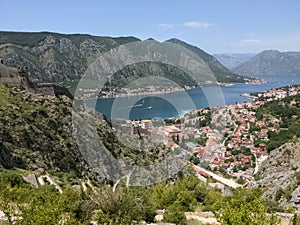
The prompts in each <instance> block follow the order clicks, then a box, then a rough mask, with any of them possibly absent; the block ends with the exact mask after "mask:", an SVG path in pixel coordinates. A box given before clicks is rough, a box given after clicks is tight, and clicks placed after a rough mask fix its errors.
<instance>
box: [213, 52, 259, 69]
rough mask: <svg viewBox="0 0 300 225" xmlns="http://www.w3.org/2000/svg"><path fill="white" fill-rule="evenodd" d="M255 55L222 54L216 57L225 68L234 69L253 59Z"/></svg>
mask: <svg viewBox="0 0 300 225" xmlns="http://www.w3.org/2000/svg"><path fill="white" fill-rule="evenodd" d="M253 56H255V54H253V53H221V54H214V57H216V58H217V60H219V61H220V62H221V63H222V64H223V65H224V66H226V67H227V68H228V69H233V68H235V67H237V66H239V65H240V64H242V63H244V62H246V61H248V60H249V59H251V58H252V57H253Z"/></svg>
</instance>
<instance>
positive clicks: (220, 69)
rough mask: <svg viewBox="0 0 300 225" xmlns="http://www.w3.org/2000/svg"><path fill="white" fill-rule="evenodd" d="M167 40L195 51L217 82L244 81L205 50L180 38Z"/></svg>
mask: <svg viewBox="0 0 300 225" xmlns="http://www.w3.org/2000/svg"><path fill="white" fill-rule="evenodd" d="M167 42H171V43H175V44H178V45H181V46H183V47H185V48H187V49H189V50H190V51H192V52H193V53H195V54H196V55H197V56H199V57H200V58H202V59H203V60H204V62H205V63H206V64H207V65H208V66H209V68H210V69H211V71H212V72H213V74H214V75H215V77H216V80H217V81H219V82H224V83H231V82H232V83H238V82H241V83H242V82H244V77H243V76H240V75H237V74H234V73H232V72H230V70H229V69H227V68H226V67H225V66H223V65H222V64H221V63H220V62H219V61H218V60H217V59H216V58H215V57H214V56H212V55H209V54H208V53H206V52H205V51H203V50H201V49H200V48H198V47H197V46H193V45H190V44H188V43H185V42H183V41H181V40H178V39H175V38H173V39H170V40H168V41H167Z"/></svg>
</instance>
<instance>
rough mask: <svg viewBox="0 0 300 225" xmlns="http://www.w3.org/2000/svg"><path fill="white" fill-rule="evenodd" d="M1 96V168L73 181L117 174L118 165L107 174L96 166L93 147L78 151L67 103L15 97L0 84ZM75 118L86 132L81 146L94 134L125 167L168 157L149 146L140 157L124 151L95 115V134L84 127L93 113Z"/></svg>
mask: <svg viewBox="0 0 300 225" xmlns="http://www.w3.org/2000/svg"><path fill="white" fill-rule="evenodd" d="M0 92H1V96H0V127H1V129H0V168H1V167H2V168H6V169H13V168H22V169H29V170H35V169H38V168H43V169H46V170H53V171H63V172H70V171H73V172H74V173H75V174H76V175H77V176H83V175H87V174H90V175H93V176H94V177H98V175H99V177H102V178H103V176H101V173H100V172H103V171H104V172H105V169H111V170H114V169H115V170H118V166H119V165H109V168H106V167H105V166H106V165H104V164H101V162H102V161H101V160H106V158H105V155H101V157H100V156H99V153H98V157H99V158H97V157H96V156H97V155H95V154H97V151H99V150H100V149H99V148H96V147H95V145H96V144H95V143H93V142H92V141H91V142H90V143H88V145H86V146H78V144H77V143H78V142H76V140H75V136H74V133H73V132H74V129H73V121H74V120H72V110H73V108H72V102H71V101H70V99H69V98H66V97H61V98H56V97H54V96H42V95H36V94H33V93H30V92H27V91H17V90H15V89H11V88H8V87H6V86H4V85H3V84H0ZM74 115H75V116H76V118H77V119H76V122H74V123H76V124H80V125H79V126H77V127H85V128H86V129H87V130H86V132H82V133H80V134H81V135H80V138H82V140H86V139H88V138H89V137H90V136H89V135H90V134H91V132H94V131H95V132H96V134H95V135H98V136H99V138H100V139H101V140H102V143H103V146H104V147H105V149H106V150H108V152H109V153H110V154H111V155H112V156H114V157H115V158H116V159H122V160H124V161H126V162H128V163H129V165H131V164H135V165H137V164H142V165H143V164H147V165H149V164H151V163H153V162H155V161H156V160H160V159H162V158H163V156H162V155H163V154H165V153H166V152H167V149H166V150H164V147H163V146H162V145H154V144H151V142H148V141H146V143H145V144H143V150H144V151H141V150H140V149H139V148H131V147H128V146H125V145H124V144H123V143H121V142H120V140H119V139H118V138H117V136H116V134H115V133H114V131H113V129H112V128H111V127H110V126H109V124H108V123H107V122H106V120H105V119H101V115H100V114H99V116H98V117H97V120H96V122H95V127H96V130H93V129H91V128H90V127H88V126H86V124H88V123H87V121H90V120H95V118H94V115H93V114H92V113H91V114H90V113H89V112H88V111H87V112H84V113H83V112H80V113H79V114H77V113H75V114H74ZM75 127H76V126H75ZM77 132H79V131H77ZM123 138H125V137H123ZM132 139H134V137H132ZM137 139H138V138H137ZM82 142H83V141H80V143H82ZM131 142H133V141H131ZM79 147H81V150H80V148H79ZM83 149H84V152H83ZM100 153H101V151H100ZM83 154H84V155H83ZM90 158H92V159H95V160H96V161H97V162H98V164H93V163H94V162H93V163H91V161H89V163H87V159H90ZM100 158H101V160H99V159H100ZM107 160H109V159H107ZM100 161H101V162H100ZM107 162H108V163H109V162H110V161H107ZM95 166H98V167H99V168H97V172H95V171H93V170H92V168H94V167H95ZM99 171H100V172H99ZM106 172H107V171H106ZM99 173H100V174H99Z"/></svg>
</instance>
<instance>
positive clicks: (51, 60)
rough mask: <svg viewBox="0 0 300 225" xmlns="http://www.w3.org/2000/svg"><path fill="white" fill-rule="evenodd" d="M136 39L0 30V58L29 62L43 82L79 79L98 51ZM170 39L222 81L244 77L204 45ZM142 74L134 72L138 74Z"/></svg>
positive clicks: (180, 74)
mask: <svg viewBox="0 0 300 225" xmlns="http://www.w3.org/2000/svg"><path fill="white" fill-rule="evenodd" d="M135 41H141V40H140V39H138V38H136V37H117V38H113V37H99V36H92V35H87V34H58V33H51V32H37V33H31V32H0V58H1V59H3V61H4V64H6V65H8V66H13V67H17V66H19V65H26V66H27V67H28V70H29V72H30V78H31V79H38V80H40V81H44V82H62V81H68V80H73V79H75V80H78V79H80V77H81V76H82V74H84V72H85V71H86V69H87V67H88V65H89V64H90V63H91V62H93V60H94V59H95V58H97V55H99V54H102V53H104V52H106V51H108V50H110V49H112V48H115V47H118V46H120V45H122V44H126V43H131V42H135ZM169 42H173V43H176V44H179V45H181V46H184V47H186V48H188V49H190V50H191V51H193V52H194V53H195V54H197V55H198V56H199V57H201V58H202V59H203V60H204V62H206V63H207V64H208V65H209V68H210V69H211V71H212V72H213V73H214V75H215V77H216V78H217V80H218V81H219V82H234V83H236V82H243V81H244V79H243V77H241V76H238V75H236V74H234V73H232V72H230V71H229V70H228V69H227V68H226V67H224V66H223V65H222V64H221V63H219V62H218V61H217V60H216V59H215V58H214V57H213V56H211V55H209V54H207V53H206V52H204V51H202V50H201V49H199V48H197V47H195V46H192V45H189V44H187V43H185V42H182V41H180V40H177V39H171V40H169ZM144 67H145V65H137V66H134V65H133V69H130V68H129V69H128V68H125V69H124V73H123V72H121V74H122V75H121V76H119V75H118V76H116V77H119V78H120V77H125V81H124V80H121V81H120V82H121V83H122V84H126V82H127V81H130V80H132V79H131V74H130V71H131V72H132V71H133V72H134V73H135V71H136V70H137V71H138V72H139V74H140V75H141V76H145V75H144V74H148V73H149V69H146V70H144ZM159 67H160V69H161V73H162V74H166V73H169V72H170V71H174V68H170V67H169V66H163V65H159ZM175 70H176V69H175ZM150 72H151V71H150ZM119 73H120V72H119ZM174 73H175V76H176V81H175V82H178V83H179V85H191V84H194V81H193V80H191V79H190V78H187V74H184V73H183V72H182V71H178V70H177V71H175V72H174ZM123 75H124V76H123ZM140 75H136V74H135V76H140ZM181 77H182V79H181ZM116 86H119V85H116Z"/></svg>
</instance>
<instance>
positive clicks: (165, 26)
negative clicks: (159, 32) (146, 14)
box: [158, 23, 174, 28]
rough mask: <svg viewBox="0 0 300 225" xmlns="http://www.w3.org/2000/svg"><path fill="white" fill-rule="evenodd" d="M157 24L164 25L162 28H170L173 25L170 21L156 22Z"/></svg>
mask: <svg viewBox="0 0 300 225" xmlns="http://www.w3.org/2000/svg"><path fill="white" fill-rule="evenodd" d="M158 26H160V27H164V28H172V27H174V25H173V24H171V23H160V24H158Z"/></svg>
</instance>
